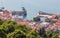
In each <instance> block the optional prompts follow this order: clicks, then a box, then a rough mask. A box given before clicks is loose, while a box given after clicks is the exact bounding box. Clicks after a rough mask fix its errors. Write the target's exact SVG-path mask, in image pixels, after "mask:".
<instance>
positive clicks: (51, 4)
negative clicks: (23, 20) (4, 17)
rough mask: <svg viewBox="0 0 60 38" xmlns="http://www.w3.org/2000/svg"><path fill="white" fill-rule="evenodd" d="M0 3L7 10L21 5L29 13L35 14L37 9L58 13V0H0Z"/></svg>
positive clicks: (18, 7)
mask: <svg viewBox="0 0 60 38" xmlns="http://www.w3.org/2000/svg"><path fill="white" fill-rule="evenodd" d="M0 3H1V4H0V5H1V6H4V7H5V8H6V9H8V10H21V9H22V8H21V7H25V8H26V10H27V12H28V14H29V15H33V14H34V13H35V15H36V13H37V12H39V11H44V12H47V13H60V0H0ZM31 17H32V16H31Z"/></svg>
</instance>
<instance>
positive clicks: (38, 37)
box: [0, 19, 58, 38]
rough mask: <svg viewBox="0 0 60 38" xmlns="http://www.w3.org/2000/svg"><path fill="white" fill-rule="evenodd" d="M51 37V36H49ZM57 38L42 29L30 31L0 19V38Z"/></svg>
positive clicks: (22, 26) (24, 26)
mask: <svg viewBox="0 0 60 38" xmlns="http://www.w3.org/2000/svg"><path fill="white" fill-rule="evenodd" d="M51 35H52V36H51ZM45 37H46V38H47V37H51V38H58V34H55V33H54V32H51V31H48V32H46V31H45V30H44V28H42V29H40V30H39V31H36V30H32V29H31V28H29V27H27V26H26V25H24V24H17V23H16V22H15V21H12V20H1V19H0V38H45Z"/></svg>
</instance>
